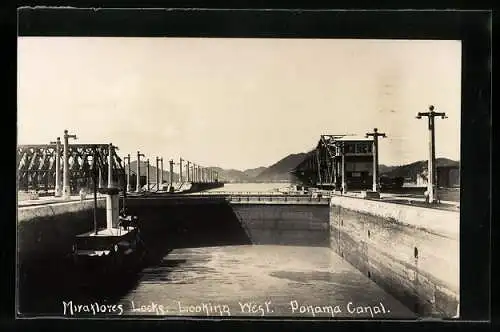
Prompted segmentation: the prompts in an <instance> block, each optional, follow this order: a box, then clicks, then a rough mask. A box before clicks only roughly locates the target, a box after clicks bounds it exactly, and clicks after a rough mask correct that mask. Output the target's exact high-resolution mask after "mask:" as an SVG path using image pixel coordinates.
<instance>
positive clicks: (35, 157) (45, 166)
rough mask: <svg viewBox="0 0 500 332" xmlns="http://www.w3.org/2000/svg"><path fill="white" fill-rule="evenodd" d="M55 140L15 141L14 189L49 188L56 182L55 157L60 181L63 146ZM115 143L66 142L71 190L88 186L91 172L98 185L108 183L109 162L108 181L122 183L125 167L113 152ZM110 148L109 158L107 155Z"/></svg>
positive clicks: (101, 185)
mask: <svg viewBox="0 0 500 332" xmlns="http://www.w3.org/2000/svg"><path fill="white" fill-rule="evenodd" d="M59 150H60V151H59V153H57V146H56V144H48V145H19V146H18V147H17V172H18V175H17V183H18V190H40V189H45V190H51V189H54V188H55V183H56V164H57V162H56V160H57V158H58V159H59V162H58V163H59V165H60V171H59V172H58V173H59V176H60V179H59V183H61V185H63V183H62V177H63V165H64V160H63V159H64V150H63V149H62V148H61V149H59ZM117 150H118V148H117V147H115V146H113V147H112V149H110V144H70V145H68V172H69V179H70V187H71V189H72V191H73V192H75V191H77V188H78V187H79V186H90V185H91V183H92V178H93V176H94V175H96V177H97V178H98V180H99V187H105V186H107V184H108V171H109V162H110V161H111V164H112V165H111V166H112V182H113V183H114V184H119V185H122V184H123V181H124V178H125V169H124V167H123V164H122V160H121V158H120V157H119V156H118V155H117V154H116V151H117ZM110 151H112V152H111V158H109V155H110Z"/></svg>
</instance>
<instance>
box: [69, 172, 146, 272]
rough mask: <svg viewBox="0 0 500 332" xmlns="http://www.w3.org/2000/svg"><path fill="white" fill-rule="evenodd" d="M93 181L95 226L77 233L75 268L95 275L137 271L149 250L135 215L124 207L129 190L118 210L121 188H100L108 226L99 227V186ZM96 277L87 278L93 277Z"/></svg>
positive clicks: (74, 254)
mask: <svg viewBox="0 0 500 332" xmlns="http://www.w3.org/2000/svg"><path fill="white" fill-rule="evenodd" d="M95 182H96V181H94V227H93V230H91V231H90V232H86V233H83V234H79V235H77V236H76V237H75V240H74V243H73V246H72V257H73V262H74V265H75V267H76V271H77V272H78V273H79V274H81V275H85V276H88V275H91V276H94V277H101V276H113V275H115V274H116V273H126V272H136V271H137V270H138V269H139V268H140V267H141V265H142V261H143V258H144V256H145V253H146V248H145V246H144V242H143V241H142V239H141V236H140V229H139V223H138V219H137V217H136V216H132V215H130V214H129V213H128V212H127V209H126V207H125V201H126V190H124V191H123V192H124V195H123V204H122V205H123V207H122V210H121V213H120V214H118V206H119V192H120V190H119V189H118V188H100V189H99V192H100V193H101V194H104V195H106V213H107V216H106V217H107V218H106V228H101V229H98V227H97V224H98V223H97V213H96V211H97V188H96V184H95ZM90 279H93V278H86V280H87V281H90Z"/></svg>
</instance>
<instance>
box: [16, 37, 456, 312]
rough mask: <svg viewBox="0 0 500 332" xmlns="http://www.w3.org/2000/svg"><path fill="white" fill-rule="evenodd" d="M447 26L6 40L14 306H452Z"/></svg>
mask: <svg viewBox="0 0 500 332" xmlns="http://www.w3.org/2000/svg"><path fill="white" fill-rule="evenodd" d="M461 52H462V51H461V42H460V41H459V40H412V39H406V40H403V39H399V40H390V39H336V38H322V39H314V38H309V39H306V38H287V39H282V38H180V37H156V38H149V37H68V36H65V37H62V36H61V37H57V36H53V37H45V36H20V37H19V38H18V123H17V128H18V148H17V157H18V159H17V170H18V178H17V182H18V193H17V201H18V209H17V214H18V221H17V234H18V238H17V262H18V270H17V280H18V289H17V313H18V315H19V316H20V317H32V316H36V317H38V316H51V317H54V316H55V317H72V318H88V317H106V318H120V317H128V316H132V317H195V318H216V319H220V318H235V317H243V318H250V317H252V318H255V317H260V318H262V317H263V318H265V317H281V318H284V319H286V318H306V319H344V318H349V319H369V320H372V319H373V320H379V319H417V318H422V317H423V318H431V317H432V318H449V319H451V318H459V317H460V291H459V290H460V280H459V279H460V278H459V277H460V253H459V247H460V246H459V244H460V243H459V239H460V171H459V170H460V128H461V123H460V118H461V82H462V81H461V71H462V69H461V68H462V58H461V54H462V53H461Z"/></svg>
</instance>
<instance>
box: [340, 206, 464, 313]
mask: <svg viewBox="0 0 500 332" xmlns="http://www.w3.org/2000/svg"><path fill="white" fill-rule="evenodd" d="M330 209H331V215H330V227H331V233H330V236H331V248H332V249H333V250H334V251H335V252H337V253H338V254H339V255H341V256H342V257H343V258H344V259H345V260H346V261H348V262H349V263H351V264H352V265H353V266H354V267H356V268H357V269H358V270H360V271H361V272H363V273H364V274H365V275H366V276H368V277H369V278H371V279H372V280H373V281H374V282H375V283H377V284H378V285H379V286H381V287H382V288H383V289H384V290H386V291H387V292H389V293H391V294H392V295H393V296H394V297H396V298H397V299H399V300H400V301H401V302H402V303H403V304H405V305H406V306H407V307H408V308H410V309H412V310H413V311H415V312H416V313H417V314H421V315H426V316H428V315H430V316H439V317H453V316H455V315H456V314H457V310H458V303H459V276H460V272H459V271H460V270H459V262H460V255H459V236H458V234H459V213H457V212H450V211H442V210H435V209H426V208H419V207H411V206H403V205H396V204H391V203H383V202H377V201H369V200H362V199H358V198H351V197H341V196H334V197H333V198H332V199H331V208H330Z"/></svg>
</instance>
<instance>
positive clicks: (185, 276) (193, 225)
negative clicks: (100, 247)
mask: <svg viewBox="0 0 500 332" xmlns="http://www.w3.org/2000/svg"><path fill="white" fill-rule="evenodd" d="M286 186H287V185H286V184H278V185H270V184H248V185H226V187H225V188H224V191H255V192H264V191H274V190H275V189H276V188H277V187H281V188H283V187H286ZM219 190H220V189H219ZM325 208H326V207H325ZM145 210H146V209H145ZM137 213H138V214H139V215H140V216H143V217H144V218H145V219H147V220H149V221H150V224H149V225H148V224H146V225H145V228H146V230H145V234H144V235H145V241H146V243H147V245H148V246H149V254H150V257H149V259H148V262H147V264H146V265H145V266H144V268H143V269H142V270H141V271H140V272H138V273H134V274H133V275H127V276H123V277H118V278H116V280H112V281H111V282H110V281H106V283H103V284H102V285H91V286H89V285H87V284H85V280H86V279H87V278H88V276H85V275H81V274H80V275H76V274H74V273H72V270H71V268H70V264H69V263H68V262H41V263H40V267H39V268H38V270H36V271H33V272H31V276H32V277H31V278H30V282H29V283H24V284H22V285H20V289H21V293H20V301H21V306H20V308H21V309H20V311H21V313H22V314H26V315H30V316H31V315H37V316H38V315H50V316H67V317H80V316H81V317H88V316H93V315H98V316H100V315H104V316H116V315H133V316H195V317H249V316H252V317H262V316H270V317H273V316H274V317H276V316H280V317H293V318H299V317H303V318H358V319H372V318H374V319H405V318H409V319H411V318H414V317H415V315H414V314H413V313H412V312H411V311H410V310H409V309H407V308H406V307H405V306H403V305H402V304H401V303H400V302H399V301H397V300H396V299H395V298H393V297H392V296H390V295H389V294H387V293H386V292H385V291H383V290H382V289H381V288H380V287H378V286H377V285H376V284H375V283H374V282H373V281H371V280H370V279H369V278H367V277H366V276H365V275H363V274H362V273H361V272H360V271H358V270H356V269H355V268H354V267H353V266H351V265H350V264H349V263H347V262H346V261H344V260H343V259H342V258H341V257H339V256H338V255H337V254H335V253H334V252H333V251H332V250H331V249H330V248H329V245H328V244H325V243H324V241H320V242H318V243H314V241H303V243H306V244H302V245H297V243H284V242H283V241H282V239H280V240H279V241H277V243H274V244H273V243H272V241H271V242H269V241H267V242H266V244H263V245H255V244H253V243H255V242H254V241H252V239H250V238H248V236H247V235H246V233H245V232H244V230H243V229H242V228H241V225H239V224H238V219H237V218H236V216H235V215H234V213H233V211H232V209H231V207H230V206H222V205H200V206H187V207H186V206H184V207H179V206H169V207H164V208H162V209H157V210H154V211H152V210H151V211H137ZM141 213H142V214H141ZM325 231H327V230H325ZM308 235H310V234H308V233H307V232H304V234H301V236H303V237H304V238H307V237H308ZM42 274H43V276H42ZM37 275H38V276H39V277H38V278H37ZM98 307H99V308H101V309H102V310H101V309H97V311H96V308H98ZM103 310H104V312H103Z"/></svg>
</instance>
